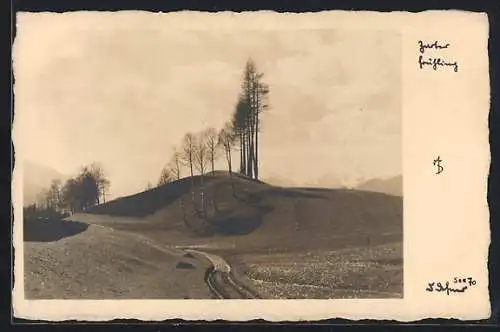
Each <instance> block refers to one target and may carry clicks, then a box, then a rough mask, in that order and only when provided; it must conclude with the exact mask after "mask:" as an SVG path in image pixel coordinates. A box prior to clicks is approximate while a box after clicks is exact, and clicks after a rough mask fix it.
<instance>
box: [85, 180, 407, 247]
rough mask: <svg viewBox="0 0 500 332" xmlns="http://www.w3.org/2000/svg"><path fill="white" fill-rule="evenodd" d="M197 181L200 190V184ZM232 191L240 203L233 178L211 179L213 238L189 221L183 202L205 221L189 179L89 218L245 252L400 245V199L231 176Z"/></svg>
mask: <svg viewBox="0 0 500 332" xmlns="http://www.w3.org/2000/svg"><path fill="white" fill-rule="evenodd" d="M194 180H195V188H199V183H200V178H199V177H196V178H195V179H194ZM233 185H234V188H235V190H234V192H235V196H236V197H234V196H233V194H232V190H231V182H230V179H229V177H228V176H227V175H225V174H223V173H217V174H216V175H215V176H213V177H212V176H207V177H205V187H206V189H205V190H206V193H207V197H208V199H209V201H210V204H209V209H208V217H209V219H210V220H212V221H213V222H214V223H215V224H216V225H217V226H216V227H215V229H214V232H215V234H214V235H213V236H210V237H202V238H200V237H196V236H195V235H193V234H192V232H190V231H188V230H187V227H186V225H185V223H184V222H183V214H182V212H181V208H180V206H181V205H180V204H181V198H182V201H183V205H184V208H185V211H186V213H185V215H186V219H187V220H188V222H189V223H190V224H191V225H199V224H202V223H203V222H204V221H203V220H202V219H201V218H199V217H197V216H196V214H195V213H194V212H193V211H194V209H193V203H192V200H191V194H190V186H191V182H190V180H189V179H181V180H180V181H177V182H174V183H171V184H167V185H164V186H161V187H159V188H155V189H152V190H149V191H146V192H144V193H139V194H137V195H133V196H129V197H125V198H121V199H117V200H115V201H112V202H109V203H106V204H103V205H100V206H97V207H95V208H93V209H91V210H90V211H89V212H90V213H94V214H107V215H113V216H127V217H139V218H140V219H141V220H142V222H136V223H133V222H132V223H130V222H129V223H115V224H114V227H117V228H122V229H126V230H132V231H138V232H142V233H148V235H149V234H150V235H153V236H156V237H157V238H159V239H161V237H165V240H168V241H174V242H175V241H177V242H178V243H182V242H183V241H184V242H186V243H193V242H199V243H211V242H217V243H218V244H219V245H221V244H223V243H227V244H228V245H229V244H231V245H236V246H237V247H239V248H240V249H243V248H248V249H252V250H257V249H259V248H261V249H266V250H267V249H270V248H272V247H273V248H274V247H276V248H281V249H284V248H291V249H292V248H313V247H318V248H324V247H328V248H340V247H344V246H346V245H368V244H369V245H376V244H380V243H386V242H391V241H401V240H402V213H403V211H402V207H403V205H402V198H401V197H395V196H390V195H385V194H381V193H373V192H364V191H359V190H348V189H307V188H305V189H300V188H280V187H274V186H270V185H267V184H265V183H261V182H256V181H250V180H247V179H245V178H242V177H239V176H234V177H233ZM196 192H197V191H196ZM197 199H198V196H197ZM214 202H215V203H214ZM215 207H216V208H215ZM216 210H217V211H216ZM169 234H170V235H172V234H175V236H170V235H169Z"/></svg>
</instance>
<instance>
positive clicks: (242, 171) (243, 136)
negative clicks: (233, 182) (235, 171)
mask: <svg viewBox="0 0 500 332" xmlns="http://www.w3.org/2000/svg"><path fill="white" fill-rule="evenodd" d="M242 141H243V167H242V168H241V173H242V174H243V175H247V138H246V135H245V134H242Z"/></svg>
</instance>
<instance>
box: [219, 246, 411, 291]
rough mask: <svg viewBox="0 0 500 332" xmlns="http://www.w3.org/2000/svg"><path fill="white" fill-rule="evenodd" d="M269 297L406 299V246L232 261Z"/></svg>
mask: <svg viewBox="0 0 500 332" xmlns="http://www.w3.org/2000/svg"><path fill="white" fill-rule="evenodd" d="M229 260H230V262H231V263H232V264H233V266H234V267H236V268H237V269H238V270H239V271H241V272H242V273H244V274H245V275H246V276H247V278H248V279H249V280H250V281H251V282H252V284H253V285H254V288H255V289H256V290H257V291H258V292H259V293H260V294H261V295H262V296H264V297H266V298H291V299H294V298H295V299H299V298H317V299H327V298H359V297H361V298H394V297H402V296H403V260H402V244H401V243H388V244H385V245H379V246H374V247H353V248H347V249H340V250H331V251H330V250H314V251H296V252H286V253H253V254H252V253H249V254H240V255H234V256H231V257H230V259H229Z"/></svg>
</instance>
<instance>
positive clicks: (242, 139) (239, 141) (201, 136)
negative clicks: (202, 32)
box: [158, 59, 269, 185]
mask: <svg viewBox="0 0 500 332" xmlns="http://www.w3.org/2000/svg"><path fill="white" fill-rule="evenodd" d="M263 76H264V74H263V73H260V72H259V71H258V70H257V68H256V65H255V63H254V62H253V61H252V60H251V59H249V60H248V61H247V63H246V66H245V70H244V73H243V78H242V84H241V92H240V95H239V98H238V102H237V104H236V106H235V109H234V111H233V114H232V118H231V119H230V120H229V121H227V122H226V123H225V124H224V126H223V127H222V128H221V129H219V130H217V129H215V128H213V127H210V128H208V129H206V130H203V131H201V132H198V133H192V132H188V133H187V134H185V135H184V137H183V140H182V143H181V146H180V148H178V149H174V152H173V154H172V156H171V159H170V161H169V163H168V164H167V165H166V166H165V167H163V169H162V170H161V173H160V178H159V180H158V185H163V184H166V183H169V182H172V181H175V180H178V179H180V178H181V170H182V168H183V167H186V168H187V170H188V175H189V176H191V177H193V176H194V175H196V174H199V175H200V176H201V178H202V181H203V176H204V175H205V174H207V173H208V171H210V172H211V173H212V174H214V172H215V162H216V161H217V159H219V158H220V157H221V156H224V157H225V159H226V162H227V167H228V171H229V174H231V173H232V172H233V165H232V150H233V149H236V147H238V148H239V152H240V167H239V172H240V173H241V174H242V175H245V176H247V177H249V178H252V179H258V177H259V133H260V130H261V126H260V123H261V116H260V115H261V113H262V112H263V111H265V110H267V109H268V108H269V105H268V103H267V97H268V94H269V86H268V85H267V84H265V83H263V82H262V78H263Z"/></svg>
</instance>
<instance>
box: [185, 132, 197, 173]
mask: <svg viewBox="0 0 500 332" xmlns="http://www.w3.org/2000/svg"><path fill="white" fill-rule="evenodd" d="M195 141H196V139H195V137H194V135H193V134H192V133H187V134H186V135H185V136H184V139H183V141H182V161H183V162H184V165H186V167H189V170H190V172H191V177H193V176H194V170H193V167H194V153H195V148H196V142H195Z"/></svg>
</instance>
